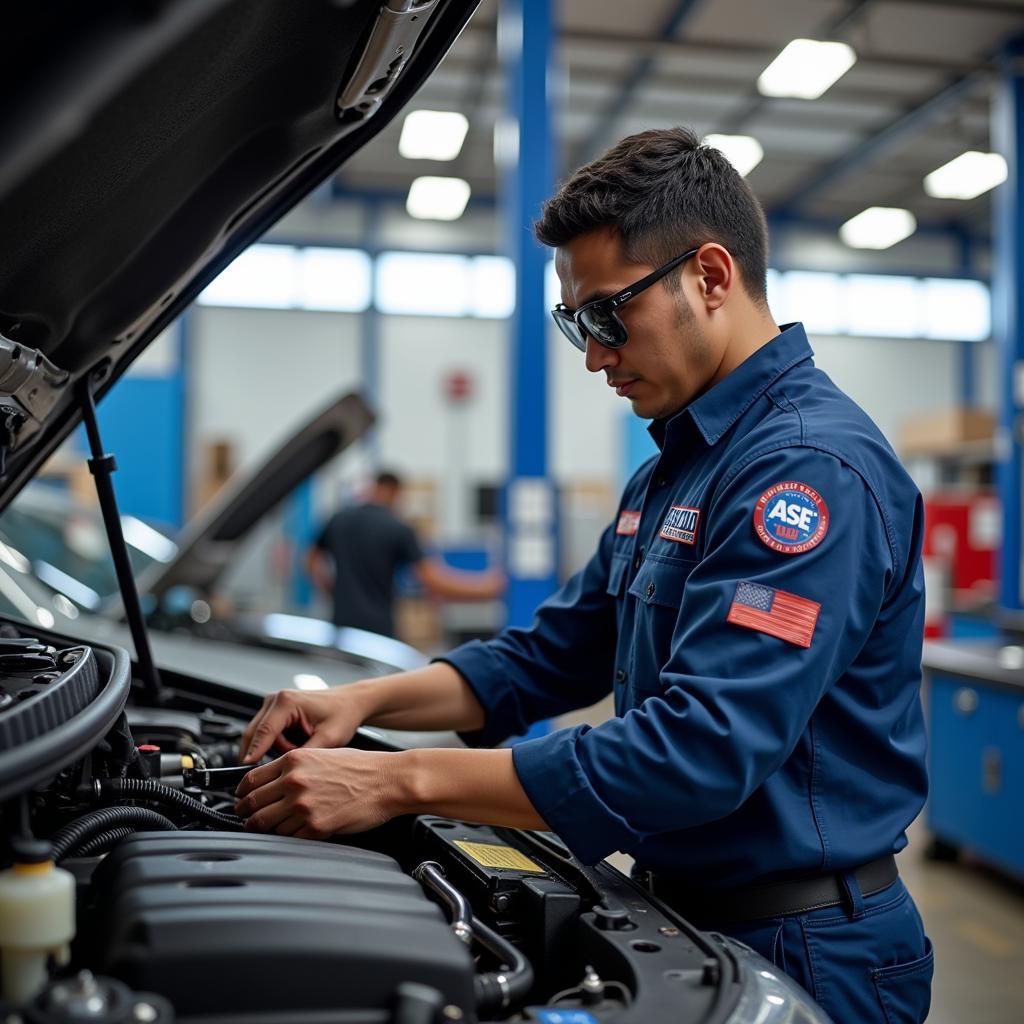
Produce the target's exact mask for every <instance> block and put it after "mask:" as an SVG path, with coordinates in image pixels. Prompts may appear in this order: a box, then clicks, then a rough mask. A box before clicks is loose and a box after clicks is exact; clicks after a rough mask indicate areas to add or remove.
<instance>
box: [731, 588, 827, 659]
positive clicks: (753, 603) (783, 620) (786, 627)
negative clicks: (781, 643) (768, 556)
mask: <svg viewBox="0 0 1024 1024" xmlns="http://www.w3.org/2000/svg"><path fill="white" fill-rule="evenodd" d="M820 611H821V605H820V604H818V602H817V601H808V600H807V599H806V598H803V597H797V596H796V594H787V593H786V591H784V590H776V589H775V588H774V587H763V586H761V585H760V584H759V583H750V582H748V581H747V580H743V581H741V582H740V583H737V584H736V593H735V594H734V595H733V599H732V605H731V606H730V607H729V615H728V616H727V618H728V621H729V622H732V623H735V624H736V625H737V626H746V627H747V629H756V630H757V631H758V632H759V633H767V634H768V635H769V636H777V637H778V638H779V639H780V640H785V641H787V642H788V643H791V644H795V645H796V646H797V647H810V646H811V637H813V636H814V627H815V626H816V625H817V622H818V613H819V612H820Z"/></svg>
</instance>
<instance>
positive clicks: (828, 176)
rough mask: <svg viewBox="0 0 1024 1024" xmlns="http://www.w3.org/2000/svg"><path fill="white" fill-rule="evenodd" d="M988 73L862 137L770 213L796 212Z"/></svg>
mask: <svg viewBox="0 0 1024 1024" xmlns="http://www.w3.org/2000/svg"><path fill="white" fill-rule="evenodd" d="M990 77H991V75H990V72H989V71H988V70H987V69H981V70H978V71H972V72H970V73H969V74H966V75H964V76H963V77H961V78H958V79H957V80H956V81H955V82H953V84H952V85H948V86H946V88H944V89H943V90H941V91H940V92H937V93H936V94H935V95H934V96H932V97H930V98H929V99H927V100H925V102H924V103H922V104H921V105H920V106H917V107H915V108H914V109H913V110H911V111H910V112H909V113H906V114H903V115H902V116H901V117H898V118H897V119H896V120H895V121H893V122H891V123H890V124H888V125H887V126H886V127H885V128H883V129H881V130H880V131H878V132H875V133H874V134H873V135H871V137H870V138H868V139H865V140H864V142H862V143H861V144H860V145H859V146H856V147H854V148H853V149H852V150H850V152H848V153H847V154H846V155H845V156H841V157H840V158H839V159H838V160H835V161H833V162H832V163H831V164H829V165H828V167H826V168H825V169H824V170H821V171H818V172H817V173H815V174H813V175H811V176H810V177H809V178H806V179H805V180H804V181H803V182H801V183H800V185H798V186H797V187H796V188H795V189H794V190H793V191H792V192H791V193H790V195H789V196H788V197H787V198H786V199H784V200H783V201H782V202H781V203H779V204H777V205H776V206H775V207H774V208H773V209H772V212H773V213H788V214H792V213H795V212H796V211H797V210H798V209H799V208H800V207H802V206H804V205H805V204H806V203H807V202H808V201H809V200H811V199H813V198H815V197H816V196H818V195H821V193H822V192H824V191H825V189H827V188H829V187H830V186H831V185H834V184H835V183H836V182H837V181H840V180H841V179H843V178H845V177H846V176H847V175H848V174H850V173H851V172H852V171H855V170H857V169H858V168H860V167H863V166H864V165H865V164H869V163H870V162H871V161H872V160H874V159H875V158H876V157H877V156H879V155H880V154H881V153H884V152H885V151H886V150H887V149H889V148H890V147H891V146H893V145H894V144H895V143H897V142H900V141H902V140H903V139H905V138H906V137H907V136H908V135H911V134H913V133H914V132H915V131H917V130H918V129H919V128H921V127H922V126H923V125H925V124H927V123H928V122H929V121H930V120H931V119H932V118H933V117H935V116H936V115H937V114H939V113H941V112H942V111H943V110H946V109H947V108H948V107H951V106H953V105H955V104H956V103H957V102H959V101H960V100H961V99H962V98H964V97H965V96H968V95H970V93H971V92H973V91H974V90H975V89H976V88H978V87H979V86H980V85H981V84H982V83H984V82H987V81H989V79H990Z"/></svg>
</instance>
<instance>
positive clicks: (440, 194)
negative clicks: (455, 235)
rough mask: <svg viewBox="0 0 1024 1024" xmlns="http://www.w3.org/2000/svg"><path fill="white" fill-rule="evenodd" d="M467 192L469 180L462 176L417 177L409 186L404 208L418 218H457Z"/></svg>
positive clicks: (459, 215)
mask: <svg viewBox="0 0 1024 1024" xmlns="http://www.w3.org/2000/svg"><path fill="white" fill-rule="evenodd" d="M469 194H470V188H469V182H468V181H463V180H462V178H433V177H424V178H417V179H416V180H415V181H414V182H413V183H412V185H410V186H409V196H408V198H407V199H406V201H405V209H406V211H407V212H408V214H409V216H410V217H416V218H417V219H418V220H458V219H459V218H460V217H461V216H462V212H463V210H465V209H466V203H468V202H469Z"/></svg>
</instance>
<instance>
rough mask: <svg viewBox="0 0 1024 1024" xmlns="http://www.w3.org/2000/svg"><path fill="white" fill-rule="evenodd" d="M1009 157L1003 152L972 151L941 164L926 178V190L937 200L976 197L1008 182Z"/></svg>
mask: <svg viewBox="0 0 1024 1024" xmlns="http://www.w3.org/2000/svg"><path fill="white" fill-rule="evenodd" d="M1006 175H1007V168H1006V160H1005V159H1004V158H1003V156H1002V154H1000V153H979V152H978V151H977V150H973V149H972V150H968V151H967V152H966V153H961V154H960V155H959V156H958V157H956V158H955V159H953V160H950V161H949V163H946V164H943V165H942V166H941V167H937V168H936V169H935V170H934V171H932V173H931V174H929V175H927V176H926V177H925V179H924V190H925V192H927V193H928V195H930V196H934V197H935V198H936V199H974V198H975V197H976V196H980V195H981V194H982V192H987V191H988V190H989V189H990V188H995V187H996V185H1002V183H1003V182H1004V181H1006Z"/></svg>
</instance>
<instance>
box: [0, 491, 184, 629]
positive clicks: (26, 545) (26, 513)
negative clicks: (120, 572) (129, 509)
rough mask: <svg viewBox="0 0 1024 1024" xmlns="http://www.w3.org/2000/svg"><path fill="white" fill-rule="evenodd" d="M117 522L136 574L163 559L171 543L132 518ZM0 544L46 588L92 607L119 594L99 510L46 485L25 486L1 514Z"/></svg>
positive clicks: (168, 555) (172, 548)
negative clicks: (23, 564)
mask: <svg viewBox="0 0 1024 1024" xmlns="http://www.w3.org/2000/svg"><path fill="white" fill-rule="evenodd" d="M121 525H122V528H123V530H124V534H125V541H126V542H127V545H128V554H129V557H130V559H131V563H132V569H133V571H134V573H135V575H136V576H138V574H139V573H140V572H142V571H144V570H145V569H146V568H148V567H149V566H150V565H152V564H153V563H154V562H156V561H167V560H168V559H169V558H171V557H173V555H174V553H175V551H176V550H177V547H176V545H175V544H174V542H173V541H172V540H171V539H170V538H169V537H167V536H166V535H165V534H163V533H162V532H161V531H159V530H157V529H155V528H154V527H153V526H151V525H149V524H148V523H145V522H143V521H142V520H141V519H138V518H136V517H135V516H122V517H121ZM0 542H2V543H3V544H4V545H5V547H6V548H7V554H8V555H9V557H11V558H13V559H15V560H19V559H24V561H25V562H27V563H28V567H29V568H30V569H31V572H32V573H33V575H35V576H36V578H37V579H39V580H40V581H41V582H42V583H44V584H45V585H46V586H47V587H48V588H49V589H51V590H53V591H56V592H58V593H61V594H64V595H65V596H66V597H68V598H70V599H71V600H72V601H74V602H75V604H77V605H78V606H79V607H82V608H85V609H88V610H92V609H95V608H98V607H100V606H101V605H102V604H103V603H104V602H105V601H108V600H109V599H111V598H112V597H114V596H115V595H116V594H117V591H118V587H117V576H116V574H115V572H114V563H113V559H112V558H111V556H110V547H109V545H108V543H107V537H106V533H105V532H104V529H103V520H102V518H101V516H100V513H99V510H98V509H97V508H95V507H90V506H88V505H85V504H83V503H81V502H79V501H77V500H76V499H75V498H74V497H72V495H71V494H70V493H68V492H67V491H64V490H62V489H59V488H57V487H51V486H47V485H33V486H31V487H28V488H26V489H25V491H24V492H23V493H22V494H20V495H19V496H18V497H17V498H16V499H15V500H14V501H13V502H12V504H11V506H10V507H9V508H8V509H6V510H5V511H4V512H3V514H2V515H0Z"/></svg>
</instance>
